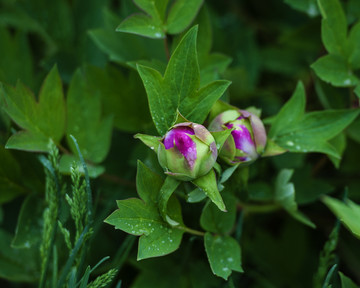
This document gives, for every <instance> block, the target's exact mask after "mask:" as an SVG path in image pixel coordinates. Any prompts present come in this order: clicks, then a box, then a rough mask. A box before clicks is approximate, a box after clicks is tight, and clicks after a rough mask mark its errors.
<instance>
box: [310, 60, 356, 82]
mask: <svg viewBox="0 0 360 288" xmlns="http://www.w3.org/2000/svg"><path fill="white" fill-rule="evenodd" d="M311 68H312V69H314V71H315V73H316V75H318V76H319V78H320V79H322V80H323V81H325V82H328V83H331V84H332V85H334V86H336V87H351V86H354V85H357V83H359V79H358V78H357V77H356V76H355V75H354V74H353V72H352V70H351V67H350V66H349V64H348V63H347V60H346V59H345V58H344V57H343V56H341V55H336V54H328V55H325V56H323V57H321V58H320V59H318V60H317V61H316V62H315V63H313V64H312V65H311Z"/></svg>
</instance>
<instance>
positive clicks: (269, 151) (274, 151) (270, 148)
mask: <svg viewBox="0 0 360 288" xmlns="http://www.w3.org/2000/svg"><path fill="white" fill-rule="evenodd" d="M285 152H287V150H286V149H284V148H282V147H280V146H279V145H277V144H276V143H275V142H274V141H272V140H271V139H267V141H266V147H265V150H264V153H263V154H261V157H269V156H276V155H280V154H283V153H285Z"/></svg>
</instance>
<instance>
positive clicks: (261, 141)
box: [209, 109, 266, 165]
mask: <svg viewBox="0 0 360 288" xmlns="http://www.w3.org/2000/svg"><path fill="white" fill-rule="evenodd" d="M226 129H233V131H231V136H229V137H228V139H227V140H226V141H225V143H224V146H223V148H222V149H221V151H220V154H219V157H220V158H221V159H223V160H224V161H225V162H226V163H227V164H229V165H236V164H241V163H245V164H249V163H251V162H253V161H255V160H256V159H257V158H258V157H259V156H260V155H261V153H262V152H263V151H264V148H265V145H266V131H265V128H264V125H263V123H262V121H261V120H260V118H259V117H258V116H256V115H254V114H252V113H250V112H248V111H246V110H235V109H234V110H227V111H225V112H223V113H220V114H219V115H218V116H217V117H215V119H214V120H213V121H212V122H211V123H210V125H209V131H214V132H215V131H223V130H226Z"/></svg>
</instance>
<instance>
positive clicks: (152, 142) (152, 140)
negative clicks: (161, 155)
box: [134, 133, 161, 153]
mask: <svg viewBox="0 0 360 288" xmlns="http://www.w3.org/2000/svg"><path fill="white" fill-rule="evenodd" d="M134 138H135V139H139V140H141V142H143V143H144V144H145V145H146V146H148V147H149V148H150V149H151V150H153V151H154V152H155V153H157V151H158V149H159V145H160V139H161V137H158V136H151V135H146V134H140V133H138V134H136V135H134Z"/></svg>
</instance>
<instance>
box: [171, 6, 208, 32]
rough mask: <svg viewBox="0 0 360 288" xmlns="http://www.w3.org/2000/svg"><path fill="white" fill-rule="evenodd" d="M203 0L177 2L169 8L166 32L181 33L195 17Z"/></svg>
mask: <svg viewBox="0 0 360 288" xmlns="http://www.w3.org/2000/svg"><path fill="white" fill-rule="evenodd" d="M203 2H204V0H193V1H186V0H177V1H175V2H174V4H173V5H172V6H171V8H170V11H169V15H168V18H167V21H166V24H167V25H166V27H167V32H168V33H169V34H178V33H181V32H183V31H184V30H185V29H186V28H187V27H188V26H190V24H191V22H192V21H193V20H194V18H195V17H196V14H197V13H198V12H199V10H200V8H201V6H202V4H203Z"/></svg>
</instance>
